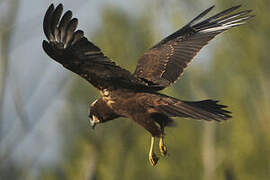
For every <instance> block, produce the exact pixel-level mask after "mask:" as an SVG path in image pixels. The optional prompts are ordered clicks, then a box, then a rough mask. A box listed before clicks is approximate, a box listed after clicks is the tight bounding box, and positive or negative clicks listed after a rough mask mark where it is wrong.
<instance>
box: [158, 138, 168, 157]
mask: <svg viewBox="0 0 270 180" xmlns="http://www.w3.org/2000/svg"><path fill="white" fill-rule="evenodd" d="M159 150H160V153H161V155H162V156H165V155H166V154H167V150H168V149H167V146H166V145H165V143H164V135H163V134H162V135H161V136H160V139H159Z"/></svg>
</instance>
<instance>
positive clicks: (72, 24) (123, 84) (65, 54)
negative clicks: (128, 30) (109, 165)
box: [43, 4, 253, 166]
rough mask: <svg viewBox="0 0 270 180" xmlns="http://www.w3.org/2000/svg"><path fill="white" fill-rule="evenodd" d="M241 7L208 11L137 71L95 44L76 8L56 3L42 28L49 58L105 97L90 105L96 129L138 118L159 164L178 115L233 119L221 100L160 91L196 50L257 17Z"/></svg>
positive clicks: (148, 55) (157, 48)
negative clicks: (167, 132)
mask: <svg viewBox="0 0 270 180" xmlns="http://www.w3.org/2000/svg"><path fill="white" fill-rule="evenodd" d="M240 6H241V5H238V6H234V7H231V8H229V9H226V10H224V11H222V12H220V13H218V14H216V15H214V16H211V17H209V18H204V17H205V15H206V14H208V13H209V11H211V10H212V9H213V8H214V6H212V7H210V8H208V9H206V10H205V11H203V12H202V13H201V14H199V15H198V16H197V17H195V18H194V19H192V20H191V21H190V22H189V23H188V24H186V25H185V26H184V27H182V28H181V29H179V30H177V31H176V32H174V33H173V34H171V35H169V36H168V37H166V38H164V39H163V40H161V41H160V42H159V43H157V44H156V45H154V46H153V47H152V48H150V49H149V50H148V51H146V52H145V53H144V54H143V55H142V56H141V58H140V59H139V62H138V65H137V67H136V70H135V72H134V73H131V72H129V71H127V70H125V69H123V68H121V67H119V66H117V65H116V63H115V62H113V61H112V60H111V59H110V58H109V57H107V56H106V55H104V54H103V52H102V51H101V49H100V48H99V47H97V46H96V45H95V44H93V43H92V42H90V41H89V40H88V39H87V38H86V37H85V36H84V33H83V31H82V30H76V28H77V25H78V20H77V19H76V18H72V12H71V11H66V12H65V13H64V15H63V16H62V13H63V5H62V4H59V5H58V6H57V7H56V8H55V7H54V5H53V4H51V5H50V6H49V8H48V10H47V12H46V14H45V17H44V22H43V30H44V33H45V35H46V38H47V41H46V40H44V41H43V49H44V50H45V52H46V53H47V54H48V56H49V57H51V58H52V59H54V60H55V61H57V62H58V63H60V64H62V65H63V66H64V67H65V68H67V69H69V70H70V71H72V72H74V73H76V74H78V75H79V76H81V77H82V78H84V79H85V80H87V81H88V82H90V83H91V84H92V85H93V86H94V87H96V88H97V89H98V90H99V92H100V94H101V96H102V97H101V98H99V99H97V100H96V101H94V102H93V103H92V104H91V105H90V113H89V121H90V125H91V126H92V127H94V126H95V125H96V124H100V123H105V122H108V121H111V120H113V119H116V118H118V117H125V118H129V119H132V120H134V121H135V122H136V123H138V124H139V125H141V126H142V127H143V128H145V129H146V130H147V131H148V132H149V133H150V134H151V146H150V152H149V161H150V163H151V165H153V166H154V165H156V163H157V162H158V159H159V158H158V157H157V155H156V154H155V152H154V141H155V138H159V149H160V152H161V155H162V156H165V155H166V153H167V146H166V145H165V141H164V138H165V133H164V128H165V127H166V126H171V125H172V124H173V122H174V120H173V119H172V118H173V117H182V118H191V119H202V120H207V121H212V120H214V121H217V122H221V121H224V120H227V119H228V118H231V117H232V116H231V112H230V111H228V110H225V108H226V107H227V106H225V105H221V104H218V101H216V100H211V99H207V100H202V101H183V100H179V99H176V98H173V97H170V96H167V95H164V94H161V93H159V91H160V90H162V89H164V88H166V87H168V86H169V85H171V84H172V83H174V82H175V81H176V80H177V79H178V78H179V77H180V76H181V75H182V74H183V71H184V69H185V68H186V67H187V66H188V64H189V63H190V62H191V60H192V59H193V58H194V56H196V54H197V53H198V52H199V51H200V50H201V48H202V47H203V46H205V45H206V44H207V43H208V42H209V41H210V40H211V39H213V38H214V37H215V36H216V35H218V34H220V33H222V32H224V31H227V30H229V29H231V28H233V27H236V26H239V25H242V24H244V23H245V22H246V20H248V19H250V18H251V17H253V15H249V14H250V12H251V10H242V11H238V12H235V10H237V9H238V8H240Z"/></svg>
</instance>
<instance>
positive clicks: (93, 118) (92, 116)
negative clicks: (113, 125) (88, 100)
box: [88, 106, 103, 129]
mask: <svg viewBox="0 0 270 180" xmlns="http://www.w3.org/2000/svg"><path fill="white" fill-rule="evenodd" d="M88 118H89V122H90V126H91V127H92V129H94V128H95V126H96V125H97V124H99V123H102V122H103V120H102V117H101V116H100V115H99V113H98V111H97V108H96V107H95V106H91V107H90V112H89V116H88Z"/></svg>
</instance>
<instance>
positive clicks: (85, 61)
mask: <svg viewBox="0 0 270 180" xmlns="http://www.w3.org/2000/svg"><path fill="white" fill-rule="evenodd" d="M62 12H63V5H62V4H60V5H58V6H57V7H56V8H54V5H53V4H51V5H50V7H49V8H48V10H47V12H46V14H45V17H44V22H43V30H44V33H45V35H46V37H47V39H48V41H45V40H44V41H43V49H44V50H45V52H46V53H47V54H48V55H49V56H50V57H51V58H52V59H54V60H55V61H57V62H59V63H60V64H62V65H63V66H64V67H66V68H67V69H69V70H71V71H72V72H74V73H76V74H78V75H80V76H81V77H83V78H84V79H86V80H87V81H89V82H90V83H92V84H93V85H94V86H95V87H97V88H99V89H105V88H115V87H117V88H119V87H124V88H136V87H144V86H146V83H144V82H143V81H141V80H140V79H137V78H135V77H134V76H133V75H132V74H131V73H130V72H129V71H127V70H124V69H122V68H120V67H119V66H117V65H116V64H115V63H114V62H113V61H111V60H110V59H109V58H108V57H106V56H105V55H104V54H103V53H102V51H101V50H100V49H99V48H98V47H97V46H95V45H94V44H93V43H91V42H90V41H88V40H87V38H86V37H84V33H83V31H82V30H76V28H77V25H78V20H77V19H76V18H72V12H71V11H67V12H66V13H65V14H64V15H63V16H62V18H61V15H62Z"/></svg>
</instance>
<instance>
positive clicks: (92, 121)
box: [89, 115, 100, 129]
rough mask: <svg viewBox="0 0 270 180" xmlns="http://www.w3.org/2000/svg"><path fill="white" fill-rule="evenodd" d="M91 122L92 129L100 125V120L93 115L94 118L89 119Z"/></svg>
mask: <svg viewBox="0 0 270 180" xmlns="http://www.w3.org/2000/svg"><path fill="white" fill-rule="evenodd" d="M89 122H90V126H91V128H92V129H95V126H96V124H98V123H100V120H99V119H98V118H97V117H96V116H95V115H93V116H92V118H91V117H89Z"/></svg>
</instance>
